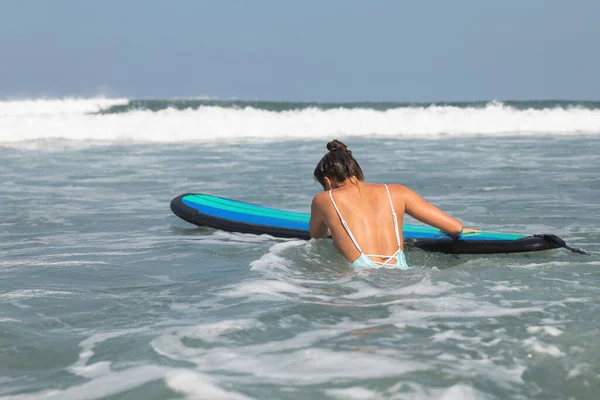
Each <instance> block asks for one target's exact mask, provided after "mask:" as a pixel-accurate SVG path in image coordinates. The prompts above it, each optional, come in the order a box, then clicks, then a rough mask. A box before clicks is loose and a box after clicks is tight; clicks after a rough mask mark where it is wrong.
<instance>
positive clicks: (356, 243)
mask: <svg viewBox="0 0 600 400" xmlns="http://www.w3.org/2000/svg"><path fill="white" fill-rule="evenodd" d="M329 198H330V199H331V203H332V204H333V208H335V211H336V212H337V215H338V217H340V221H342V226H343V227H344V229H345V230H346V233H348V236H350V240H352V243H354V246H356V250H358V251H359V253H360V255H363V251H362V249H361V248H360V246H359V245H358V242H357V241H356V239H355V238H354V235H353V234H352V231H350V228H349V227H348V224H347V223H346V221H345V220H344V218H343V217H342V213H340V210H339V209H338V207H337V204H335V200H333V195H332V194H331V190H330V191H329Z"/></svg>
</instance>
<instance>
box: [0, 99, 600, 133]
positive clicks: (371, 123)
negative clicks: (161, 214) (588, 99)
mask: <svg viewBox="0 0 600 400" xmlns="http://www.w3.org/2000/svg"><path fill="white" fill-rule="evenodd" d="M126 102H127V101H126V100H125V99H88V100H80V99H64V100H30V101H16V102H15V101H5V102H0V143H4V144H7V143H13V144H15V143H22V142H28V141H36V140H46V139H57V138H62V139H67V140H75V141H102V142H106V141H109V142H114V141H118V142H129V141H136V142H137V141H142V142H189V141H198V142H212V141H223V140H235V139H250V138H254V139H261V140H285V139H294V138H323V137H331V136H368V135H381V136H388V137H419V138H436V137H439V136H441V135H450V136H472V135H492V136H497V135H522V134H523V135H537V134H544V135H546V134H556V135H562V134H600V110H590V109H585V108H560V107H557V108H548V109H526V110H518V109H515V108H513V107H510V106H505V105H503V104H502V103H490V104H488V105H487V106H485V107H482V108H474V107H466V108H460V107H453V106H429V107H401V108H396V109H390V110H386V111H377V110H373V109H360V108H356V109H347V108H337V109H328V110H322V109H318V108H306V109H302V110H288V111H281V112H275V111H266V110H261V109H255V108H251V107H246V108H243V109H238V108H224V107H218V106H202V107H199V108H198V109H185V110H176V109H172V108H169V109H164V110H161V111H157V112H153V111H148V110H137V111H129V112H125V113H116V114H90V112H93V111H98V110H100V109H104V108H106V107H108V106H110V105H115V104H124V103H126Z"/></svg>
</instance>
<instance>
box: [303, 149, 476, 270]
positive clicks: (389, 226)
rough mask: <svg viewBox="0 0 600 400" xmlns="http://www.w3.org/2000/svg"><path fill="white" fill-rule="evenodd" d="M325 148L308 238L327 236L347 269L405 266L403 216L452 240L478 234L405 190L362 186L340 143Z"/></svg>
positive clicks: (318, 169)
mask: <svg viewBox="0 0 600 400" xmlns="http://www.w3.org/2000/svg"><path fill="white" fill-rule="evenodd" d="M327 150H329V152H328V153H327V154H325V156H323V158H322V159H321V161H319V163H318V164H317V167H316V168H315V172H314V176H315V179H316V180H317V181H318V182H319V183H320V184H321V185H322V186H323V189H324V190H325V191H324V192H322V193H319V194H317V195H316V196H315V197H314V199H313V201H312V205H311V213H310V224H309V225H310V236H311V238H324V237H329V236H331V237H332V238H333V244H334V246H335V247H336V248H337V249H338V251H339V252H340V253H341V254H342V255H343V256H344V257H345V258H346V259H347V260H348V261H349V262H350V263H352V266H354V267H371V268H380V267H396V268H408V265H407V264H406V257H405V256H404V242H403V238H402V220H403V218H404V214H405V213H406V214H408V215H410V216H412V217H413V218H415V219H418V220H419V221H421V222H423V223H426V224H428V225H432V226H434V227H436V228H438V229H440V230H441V231H443V232H445V233H446V234H448V235H450V236H452V237H455V238H457V237H459V236H460V235H461V234H462V233H463V232H478V231H477V230H475V229H468V228H464V227H463V224H462V223H461V222H460V221H459V220H457V219H456V218H453V217H451V216H449V215H448V214H446V213H444V212H443V211H442V210H440V209H439V208H437V207H436V206H434V205H433V204H431V203H429V202H427V201H426V200H424V199H422V198H421V197H420V196H419V195H418V194H416V193H415V192H413V191H412V190H410V189H409V188H407V187H404V186H402V185H398V184H389V185H387V184H383V185H382V184H373V183H367V182H364V176H363V172H362V169H361V168H360V165H358V162H357V161H356V160H355V159H354V157H353V156H352V152H351V151H350V150H348V147H346V145H345V144H344V143H342V142H340V141H338V140H333V141H331V142H329V143H327Z"/></svg>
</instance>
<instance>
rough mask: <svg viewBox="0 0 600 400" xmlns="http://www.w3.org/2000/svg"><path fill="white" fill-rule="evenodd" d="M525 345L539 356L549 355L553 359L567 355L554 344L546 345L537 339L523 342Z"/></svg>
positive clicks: (532, 338)
mask: <svg viewBox="0 0 600 400" xmlns="http://www.w3.org/2000/svg"><path fill="white" fill-rule="evenodd" d="M523 345H524V346H525V348H527V349H528V350H529V351H532V352H534V353H539V354H547V355H550V356H552V357H562V356H564V355H565V353H563V352H562V351H561V350H560V349H559V348H558V347H556V346H555V345H553V344H545V343H542V342H540V341H539V340H538V339H537V338H534V337H531V338H528V339H525V340H523Z"/></svg>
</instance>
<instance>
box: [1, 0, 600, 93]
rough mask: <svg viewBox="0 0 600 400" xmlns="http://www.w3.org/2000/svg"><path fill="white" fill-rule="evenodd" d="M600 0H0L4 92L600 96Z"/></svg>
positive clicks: (2, 91) (2, 88)
mask: <svg viewBox="0 0 600 400" xmlns="http://www.w3.org/2000/svg"><path fill="white" fill-rule="evenodd" d="M599 17H600V1H599V0H574V1H564V0H560V1H557V0H526V1H523V0H505V1H502V2H499V1H498V2H496V1H483V0H472V1H471V0H469V1H467V0H455V1H449V0H439V1H433V0H419V1H408V0H407V1H401V0H389V1H386V0H364V1H356V0H302V1H285V0H254V1H249V0H246V1H245V0H218V1H217V0H214V1H204V0H177V1H159V0H144V1H141V0H127V1H122V0H118V1H116V0H103V1H82V0H54V1H45V0H28V1H23V0H0V98H3V99H14V98H35V97H50V98H60V97H66V96H75V97H91V96H97V95H105V96H110V97H128V98H170V97H211V98H218V99H234V98H235V99H246V100H274V101H283V100H289V101H415V102H420V101H425V102H426V101H470V100H528V99H572V100H600V23H599V22H598V20H599Z"/></svg>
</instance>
